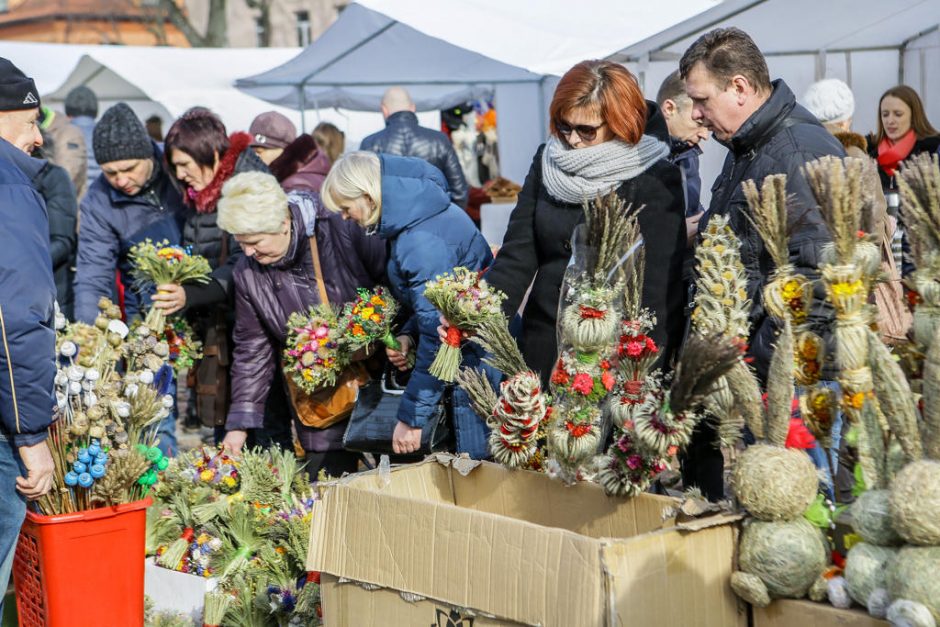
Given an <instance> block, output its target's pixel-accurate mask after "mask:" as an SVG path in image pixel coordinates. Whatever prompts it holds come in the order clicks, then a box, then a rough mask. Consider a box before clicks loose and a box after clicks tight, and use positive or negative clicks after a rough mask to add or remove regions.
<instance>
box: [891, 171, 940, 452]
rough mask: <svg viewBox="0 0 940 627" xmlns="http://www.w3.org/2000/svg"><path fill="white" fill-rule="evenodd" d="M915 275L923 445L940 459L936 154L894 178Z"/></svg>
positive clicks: (939, 178)
mask: <svg viewBox="0 0 940 627" xmlns="http://www.w3.org/2000/svg"><path fill="white" fill-rule="evenodd" d="M898 186H899V187H900V188H901V195H902V197H903V203H902V204H901V213H902V216H903V218H904V225H905V227H906V228H907V236H908V240H909V241H910V243H911V253H912V255H913V258H914V265H915V268H916V269H915V270H914V272H913V274H912V275H911V277H910V284H911V285H912V287H913V289H914V290H915V292H916V294H917V299H916V300H917V301H918V302H917V305H916V307H915V309H914V339H915V341H916V342H917V344H919V346H920V349H921V351H923V352H924V353H926V360H925V363H924V381H923V387H924V389H923V394H924V401H925V402H924V423H925V433H924V436H925V437H924V446H925V448H926V450H927V454H928V456H929V457H931V458H933V459H940V389H938V386H940V376H937V375H936V374H935V373H936V371H937V369H938V367H940V342H936V341H935V339H936V338H937V337H938V335H940V160H938V157H937V156H936V155H926V154H923V155H917V156H915V157H912V158H911V159H909V160H908V161H907V162H905V166H904V167H903V168H902V170H901V174H900V176H899V177H898Z"/></svg>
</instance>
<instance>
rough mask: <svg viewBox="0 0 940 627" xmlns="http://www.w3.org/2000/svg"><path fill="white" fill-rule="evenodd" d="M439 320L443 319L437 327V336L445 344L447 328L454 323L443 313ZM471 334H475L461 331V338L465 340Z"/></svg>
mask: <svg viewBox="0 0 940 627" xmlns="http://www.w3.org/2000/svg"><path fill="white" fill-rule="evenodd" d="M438 320H440V321H441V325H440V326H439V327H437V338H438V339H439V340H440V341H441V344H445V343H446V342H447V330H448V329H450V328H451V327H452V326H454V325H452V324H451V323H450V320H448V319H447V318H445V317H444V316H443V314H442V315H441V316H440V318H438ZM471 335H473V334H472V333H467V332H466V331H461V332H460V339H462V340H465V339H467V338H468V337H470V336H471Z"/></svg>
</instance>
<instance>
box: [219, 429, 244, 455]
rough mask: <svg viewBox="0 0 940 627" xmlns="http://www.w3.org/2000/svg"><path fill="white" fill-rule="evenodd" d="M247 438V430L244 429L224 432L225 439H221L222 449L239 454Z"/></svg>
mask: <svg viewBox="0 0 940 627" xmlns="http://www.w3.org/2000/svg"><path fill="white" fill-rule="evenodd" d="M247 439H248V432H247V431H245V430H244V429H232V430H231V431H227V432H226V433H225V439H223V440H222V449H223V450H227V451H229V453H231V454H232V455H239V454H240V453H241V452H242V447H243V446H245V441H246V440H247Z"/></svg>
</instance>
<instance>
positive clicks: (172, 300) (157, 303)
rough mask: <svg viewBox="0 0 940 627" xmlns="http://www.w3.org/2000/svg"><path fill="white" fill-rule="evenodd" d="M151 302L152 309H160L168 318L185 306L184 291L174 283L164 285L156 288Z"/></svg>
mask: <svg viewBox="0 0 940 627" xmlns="http://www.w3.org/2000/svg"><path fill="white" fill-rule="evenodd" d="M151 300H153V306H154V307H156V308H157V309H162V310H163V313H165V314H166V315H168V316H169V315H171V314H175V313H176V312H177V311H179V310H181V309H182V308H183V307H185V306H186V290H184V289H183V287H182V286H181V285H176V284H175V283H164V284H163V285H158V286H157V293H156V294H154V295H153V297H152V298H151Z"/></svg>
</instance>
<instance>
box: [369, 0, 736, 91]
mask: <svg viewBox="0 0 940 627" xmlns="http://www.w3.org/2000/svg"><path fill="white" fill-rule="evenodd" d="M357 1H358V2H359V3H360V4H362V5H364V6H366V7H368V8H370V9H372V10H373V11H378V12H379V13H383V14H385V15H387V16H389V17H391V18H393V19H395V20H398V21H400V22H403V23H405V24H408V25H409V26H411V27H412V28H414V29H416V30H418V31H421V32H422V33H425V34H426V35H431V36H434V37H438V38H440V39H444V40H445V41H448V42H450V43H452V44H454V45H457V46H460V47H461V48H466V49H467V50H473V51H474V52H479V53H481V54H485V55H486V56H488V57H490V58H492V59H496V60H498V61H502V62H503V63H509V64H511V65H515V66H518V67H522V68H525V69H527V70H529V71H531V72H535V73H537V74H556V75H559V76H560V75H562V74H564V73H565V72H566V71H567V70H568V69H569V68H570V67H571V66H573V65H574V64H575V63H578V62H579V61H583V60H584V59H601V58H604V57H606V56H607V55H609V54H611V53H613V52H615V51H617V50H619V49H621V48H623V47H624V46H625V45H627V44H629V43H632V42H636V41H640V40H641V39H645V38H646V37H649V36H650V35H653V34H655V33H657V32H659V31H661V30H662V29H664V28H668V27H669V26H672V25H673V24H675V23H676V22H678V21H681V20H684V19H686V18H687V17H690V16H692V15H695V14H697V13H700V12H702V11H704V10H705V9H708V8H711V7H713V6H715V5H716V4H718V2H719V0H673V1H672V2H670V3H669V6H668V9H665V8H664V7H663V5H661V4H658V3H655V2H645V1H640V0H582V2H579V3H572V2H571V0H538V2H531V1H526V0H473V2H465V1H462V0H461V1H453V0H451V1H447V0H357Z"/></svg>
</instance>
